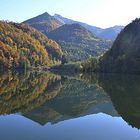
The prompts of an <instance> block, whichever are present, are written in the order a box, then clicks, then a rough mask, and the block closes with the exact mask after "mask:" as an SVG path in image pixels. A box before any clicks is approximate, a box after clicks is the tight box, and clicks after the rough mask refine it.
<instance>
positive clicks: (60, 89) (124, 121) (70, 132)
mask: <svg viewBox="0 0 140 140" xmlns="http://www.w3.org/2000/svg"><path fill="white" fill-rule="evenodd" d="M139 128H140V76H135V75H112V74H106V75H103V74H102V75H99V74H98V75H95V74H92V75H76V76H61V75H56V74H51V73H36V72H27V73H12V72H9V73H2V74H0V140H58V139H59V140H74V139H75V140H93V139H96V140H140V130H139Z"/></svg>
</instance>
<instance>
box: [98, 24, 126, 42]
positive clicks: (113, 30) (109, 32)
mask: <svg viewBox="0 0 140 140" xmlns="http://www.w3.org/2000/svg"><path fill="white" fill-rule="evenodd" d="M123 28H124V27H123V26H114V27H110V28H106V29H103V31H102V32H100V33H99V34H98V35H97V36H99V37H101V38H104V39H111V40H114V39H115V38H116V37H117V35H118V34H119V33H120V32H121V30H122V29H123Z"/></svg>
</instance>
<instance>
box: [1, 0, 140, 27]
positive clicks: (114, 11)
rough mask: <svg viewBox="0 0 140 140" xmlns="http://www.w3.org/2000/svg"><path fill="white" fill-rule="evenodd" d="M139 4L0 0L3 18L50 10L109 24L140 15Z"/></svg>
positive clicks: (98, 0) (139, 0)
mask: <svg viewBox="0 0 140 140" xmlns="http://www.w3.org/2000/svg"><path fill="white" fill-rule="evenodd" d="M139 6H140V0H0V20H9V21H15V22H22V21H24V20H26V19H29V18H31V17H34V16H37V15H39V14H42V13H44V12H48V13H50V14H51V15H53V14H54V13H58V14H60V15H62V16H65V17H68V18H71V19H74V20H78V21H83V22H86V23H88V24H91V25H94V26H98V27H103V28H106V27H110V26H114V25H126V24H128V23H129V22H131V21H132V20H133V19H135V18H136V17H140V10H139Z"/></svg>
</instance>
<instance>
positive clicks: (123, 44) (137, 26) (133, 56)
mask: <svg viewBox="0 0 140 140" xmlns="http://www.w3.org/2000/svg"><path fill="white" fill-rule="evenodd" d="M139 52H140V19H136V20H134V21H133V22H132V23H130V24H128V25H127V26H126V27H125V28H124V30H123V31H121V33H120V34H119V36H118V37H117V39H116V40H115V42H114V44H113V46H112V48H111V49H110V50H109V51H108V52H107V53H106V54H105V55H104V56H103V57H101V58H100V62H99V70H100V71H103V72H117V73H118V72H119V73H138V74H139V73H140V55H139Z"/></svg>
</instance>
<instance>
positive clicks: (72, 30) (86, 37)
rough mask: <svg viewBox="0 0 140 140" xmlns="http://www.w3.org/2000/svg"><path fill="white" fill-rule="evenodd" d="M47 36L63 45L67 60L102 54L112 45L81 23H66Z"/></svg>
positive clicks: (79, 59) (78, 59) (83, 58)
mask: <svg viewBox="0 0 140 140" xmlns="http://www.w3.org/2000/svg"><path fill="white" fill-rule="evenodd" d="M47 36H48V37H49V38H51V39H53V40H55V41H56V42H58V43H59V44H60V45H61V47H62V50H63V52H64V54H65V55H66V57H67V61H81V60H85V59H87V58H90V57H91V56H97V55H100V54H102V53H103V52H105V51H106V50H107V49H108V48H109V47H110V46H111V41H106V40H103V39H100V38H98V37H96V36H95V35H94V34H93V33H92V32H90V31H89V30H87V29H86V28H84V27H83V26H81V25H79V24H64V25H63V26H61V27H59V28H57V29H55V30H53V31H51V32H49V33H48V34H47Z"/></svg>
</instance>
